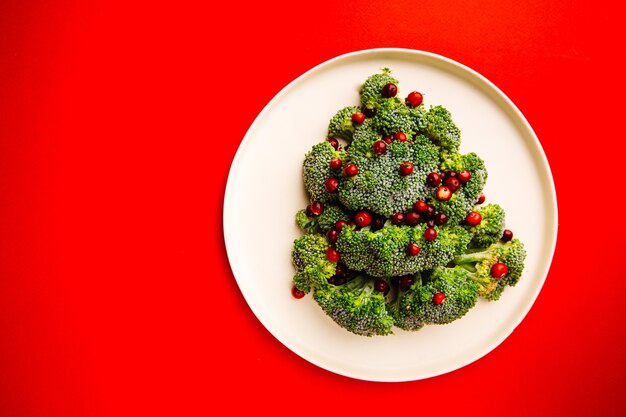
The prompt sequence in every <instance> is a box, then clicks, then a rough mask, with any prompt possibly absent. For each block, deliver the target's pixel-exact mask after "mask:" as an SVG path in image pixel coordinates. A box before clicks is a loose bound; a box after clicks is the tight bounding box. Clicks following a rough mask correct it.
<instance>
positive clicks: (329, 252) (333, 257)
mask: <svg viewBox="0 0 626 417" xmlns="http://www.w3.org/2000/svg"><path fill="white" fill-rule="evenodd" d="M326 259H328V260H329V261H331V262H339V252H337V249H335V248H328V249H326Z"/></svg>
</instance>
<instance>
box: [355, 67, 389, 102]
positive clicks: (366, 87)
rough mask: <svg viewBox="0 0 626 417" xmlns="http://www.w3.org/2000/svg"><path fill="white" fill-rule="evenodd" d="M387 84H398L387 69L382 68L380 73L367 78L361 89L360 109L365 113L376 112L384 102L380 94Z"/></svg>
mask: <svg viewBox="0 0 626 417" xmlns="http://www.w3.org/2000/svg"><path fill="white" fill-rule="evenodd" d="M389 83H392V84H396V85H397V84H398V80H397V79H395V78H394V77H392V76H391V70H390V69H389V68H382V73H380V74H374V75H371V76H369V77H368V78H367V80H365V83H363V87H361V91H360V94H361V107H362V108H363V109H364V110H366V111H370V112H374V111H376V110H377V109H378V107H380V103H381V102H382V101H383V100H384V97H383V96H382V94H381V92H382V90H383V87H384V86H385V85H386V84H389Z"/></svg>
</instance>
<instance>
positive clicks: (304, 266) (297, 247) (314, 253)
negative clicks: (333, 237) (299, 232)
mask: <svg viewBox="0 0 626 417" xmlns="http://www.w3.org/2000/svg"><path fill="white" fill-rule="evenodd" d="M329 247H330V245H329V244H328V241H327V240H326V238H325V237H324V236H322V235H317V234H306V235H303V236H301V237H299V238H298V239H296V241H295V242H294V243H293V251H292V253H291V260H292V262H293V265H294V266H295V268H296V274H295V275H294V277H293V283H294V285H295V286H296V287H297V288H298V289H299V290H302V291H304V292H305V293H308V292H309V291H310V290H311V287H313V288H323V287H325V286H326V285H328V279H329V278H331V277H332V276H333V275H335V270H336V268H337V265H336V264H335V263H334V262H330V261H329V260H328V259H326V250H327V249H328V248H329Z"/></svg>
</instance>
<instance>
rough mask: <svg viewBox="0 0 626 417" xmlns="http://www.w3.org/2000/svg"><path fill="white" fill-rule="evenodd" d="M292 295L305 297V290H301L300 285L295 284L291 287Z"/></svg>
mask: <svg viewBox="0 0 626 417" xmlns="http://www.w3.org/2000/svg"><path fill="white" fill-rule="evenodd" d="M291 295H293V298H298V299H300V298H302V297H304V291H302V290H299V289H298V287H296V286H295V285H294V286H293V287H291Z"/></svg>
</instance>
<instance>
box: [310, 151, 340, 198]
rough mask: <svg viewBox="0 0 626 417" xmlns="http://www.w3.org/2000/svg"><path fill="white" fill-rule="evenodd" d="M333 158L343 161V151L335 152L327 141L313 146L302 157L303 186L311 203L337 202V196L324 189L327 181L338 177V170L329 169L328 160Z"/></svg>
mask: <svg viewBox="0 0 626 417" xmlns="http://www.w3.org/2000/svg"><path fill="white" fill-rule="evenodd" d="M333 158H337V159H341V160H343V159H345V151H343V150H339V151H337V150H335V148H333V147H332V145H331V144H330V143H328V142H327V141H324V142H320V143H318V144H316V145H313V147H312V148H311V150H310V151H309V152H308V153H307V154H306V156H305V157H304V163H303V167H302V168H303V179H304V186H305V188H306V190H307V192H308V193H309V196H310V197H311V200H313V201H319V202H322V203H327V202H332V201H336V200H337V194H336V193H329V192H328V191H327V190H326V187H325V183H326V180H327V179H329V178H338V176H339V175H340V170H333V169H331V168H330V165H329V164H330V160H331V159H333Z"/></svg>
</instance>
